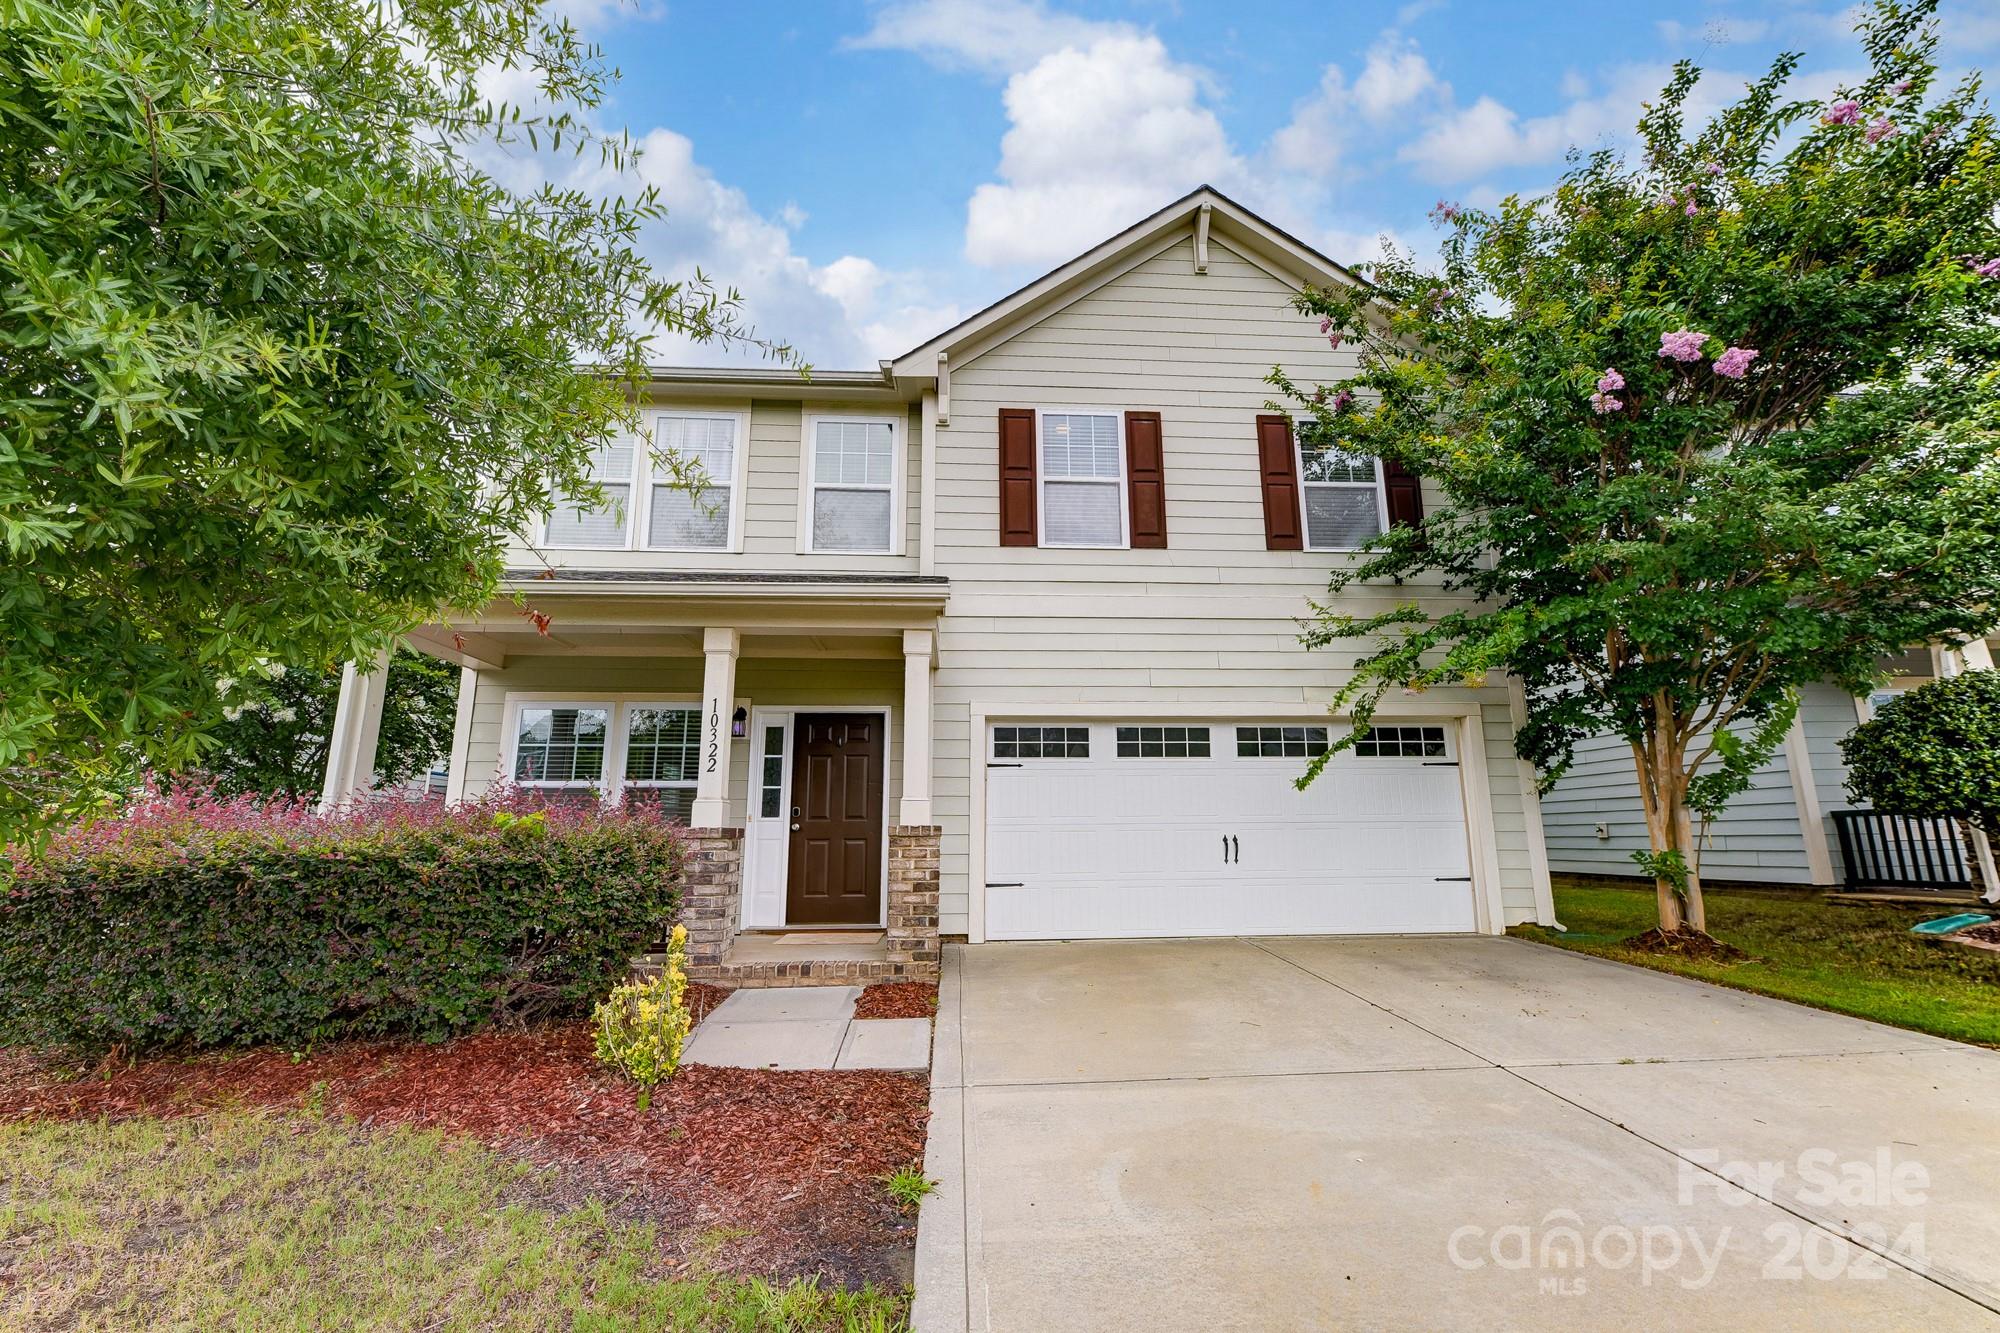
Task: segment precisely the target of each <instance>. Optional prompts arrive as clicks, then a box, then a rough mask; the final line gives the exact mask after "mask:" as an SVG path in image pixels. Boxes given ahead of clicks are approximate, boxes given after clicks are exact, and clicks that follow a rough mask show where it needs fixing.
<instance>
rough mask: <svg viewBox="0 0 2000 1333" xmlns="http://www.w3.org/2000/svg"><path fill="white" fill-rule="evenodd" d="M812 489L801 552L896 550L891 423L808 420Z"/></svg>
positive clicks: (857, 419) (886, 552)
mask: <svg viewBox="0 0 2000 1333" xmlns="http://www.w3.org/2000/svg"><path fill="white" fill-rule="evenodd" d="M811 448H812V462H811V467H812V489H811V495H810V496H809V498H808V500H807V504H808V507H809V509H808V512H809V517H808V519H807V525H806V541H805V542H804V543H803V548H804V549H806V550H809V551H853V552H858V553H873V554H877V555H891V554H894V553H895V551H896V545H897V543H896V536H897V531H896V513H897V505H896V473H897V468H896V423H895V422H894V421H891V420H886V419H881V420H877V419H867V418H861V417H818V418H813V419H812V439H811Z"/></svg>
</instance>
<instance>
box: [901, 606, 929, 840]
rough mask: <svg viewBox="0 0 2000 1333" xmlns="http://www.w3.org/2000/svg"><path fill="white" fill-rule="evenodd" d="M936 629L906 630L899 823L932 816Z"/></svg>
mask: <svg viewBox="0 0 2000 1333" xmlns="http://www.w3.org/2000/svg"><path fill="white" fill-rule="evenodd" d="M936 643H937V634H936V632H935V631H932V630H927V629H906V630H904V631H903V803H902V805H901V807H900V808H899V809H898V811H897V814H896V822H897V823H898V824H929V823H932V822H933V821H932V819H931V649H932V648H933V647H934V646H935V645H936Z"/></svg>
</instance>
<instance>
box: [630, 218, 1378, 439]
mask: <svg viewBox="0 0 2000 1333" xmlns="http://www.w3.org/2000/svg"><path fill="white" fill-rule="evenodd" d="M1204 215H1205V216H1206V231H1204V230H1203V218H1204ZM1190 235H1192V236H1195V237H1197V238H1200V237H1202V236H1204V235H1206V236H1209V237H1218V238H1221V239H1222V240H1224V241H1226V242H1227V244H1228V246H1229V248H1230V249H1231V250H1233V251H1235V252H1236V253H1238V254H1240V255H1241V256H1243V258H1245V259H1247V260H1249V261H1250V262H1251V263H1253V264H1256V265H1257V266H1258V267H1260V268H1263V269H1264V270H1266V271H1267V272H1269V273H1271V274H1272V275H1273V276H1275V277H1276V278H1278V279H1279V280H1280V281H1282V282H1285V283H1288V284H1290V285H1291V286H1293V287H1301V286H1304V285H1305V284H1307V283H1314V284H1317V285H1319V286H1337V285H1342V284H1348V283H1352V284H1355V285H1359V286H1365V285H1366V282H1365V280H1364V279H1362V278H1360V277H1358V276H1356V275H1355V273H1354V272H1353V271H1352V270H1350V269H1348V268H1347V267H1345V266H1344V265H1341V264H1337V263H1335V262H1334V261H1333V260H1331V259H1328V258H1327V257H1326V256H1325V255H1323V254H1321V253H1320V252H1319V251H1317V250H1315V249H1313V248H1312V247H1311V246H1309V245H1307V244H1306V243H1305V242H1304V241H1301V240H1300V239H1298V237H1296V236H1293V235H1292V234H1291V233H1289V232H1287V231H1285V230H1284V229H1283V228H1281V227H1277V226H1275V225H1273V224H1272V223H1270V222H1268V221H1266V220H1265V219H1263V218H1261V217H1259V216H1257V215H1256V214H1255V213H1252V212H1251V211H1250V210H1249V209H1247V208H1245V207H1244V206H1243V205H1241V204H1239V203H1237V202H1236V201H1235V200H1234V199H1231V198H1230V197H1229V196H1228V195H1226V194H1224V193H1222V191H1220V190H1218V189H1216V188H1215V187H1214V186H1213V185H1202V186H1197V187H1196V188H1195V189H1193V190H1190V191H1189V192H1188V193H1187V194H1184V195H1182V196H1181V197H1180V198H1179V199H1176V200H1174V202H1172V203H1171V204H1168V205H1167V206H1166V207H1165V208H1162V209H1161V210H1160V211H1159V212H1157V213H1154V214H1152V215H1151V216H1150V217H1146V218H1142V219H1140V220H1139V221H1138V222H1135V223H1133V224H1132V225H1131V226H1129V227H1127V228H1126V229H1125V230H1124V231H1121V232H1119V233H1118V234H1117V235H1116V236H1113V237H1111V238H1110V239H1109V240H1107V241H1104V242H1103V243H1101V244H1099V245H1096V246H1094V247H1092V248H1091V249H1089V250H1086V251H1085V252H1084V253H1082V254H1080V255H1078V256H1077V257H1076V258H1074V259H1072V260H1070V261H1069V262H1068V263H1066V264H1063V265H1062V266H1060V267H1058V268H1055V269H1052V270H1050V271H1049V272H1047V273H1044V274H1043V275H1042V276H1041V277H1039V278H1036V279H1035V280H1034V281H1033V282H1031V283H1029V284H1028V285H1027V286H1025V287H1022V288H1020V289H1019V290H1018V291H1014V292H1010V293H1009V294H1008V295H1006V296H1003V297H1001V298H1000V299H999V300H997V301H995V302H994V303H993V304H992V305H989V306H987V307H986V308H985V309H984V310H981V311H979V312H978V313H976V314H973V315H969V316H967V317H966V318H964V319H962V320H960V321H959V322H958V323H956V324H954V325H952V326H951V327H950V328H948V329H946V330H944V332H942V333H940V334H938V335H937V336H936V337H934V338H931V339H929V340H928V341H926V342H923V343H921V344H919V345H918V346H916V347H913V348H911V349H910V350H909V351H907V352H905V353H903V354H902V355H901V356H899V357H896V358H894V359H892V360H888V361H883V362H880V363H879V364H878V367H877V368H876V369H874V370H819V371H814V372H812V374H811V376H810V378H802V377H801V376H800V375H799V373H798V372H797V371H792V370H785V369H779V368H772V367H729V368H718V367H700V366H655V367H653V373H652V378H653V383H654V386H655V387H656V388H658V389H666V390H669V391H671V392H675V393H695V394H713V393H717V392H722V391H725V390H728V391H736V392H740V391H742V390H744V389H750V388H754V389H756V390H757V391H758V392H759V393H760V394H766V393H768V394H775V395H776V396H780V397H793V398H803V397H812V398H820V397H840V398H855V399H868V400H874V401H884V400H890V401H893V400H896V399H901V400H905V401H914V400H915V398H916V396H917V392H918V390H919V389H922V388H928V387H930V386H933V385H935V384H936V383H937V381H938V357H939V356H940V355H943V356H945V357H946V358H947V359H948V361H949V363H950V364H954V365H963V364H964V363H965V362H966V361H967V360H969V359H970V358H971V357H972V356H974V355H977V354H978V353H979V352H981V351H984V350H985V349H986V348H988V347H990V346H992V345H993V344H994V343H997V342H1000V341H1002V340H1004V339H1005V338H1007V337H1010V336H1012V334H1013V333H1015V332H1016V331H1017V330H1019V329H1021V328H1023V327H1025V326H1027V325H1029V324H1032V323H1034V322H1035V321H1036V320H1039V319H1042V318H1044V317H1046V316H1048V315H1050V314H1053V313H1054V312H1055V311H1057V310H1060V309H1062V308H1063V307H1064V306H1066V305H1068V304H1070V303H1071V302H1072V301H1075V300H1077V299H1078V298H1080V297H1083V296H1085V295H1088V294H1089V293H1090V292H1092V291H1095V290H1096V289H1097V288H1098V287H1101V286H1103V285H1104V284H1105V283H1107V282H1109V281H1111V280H1112V279H1113V278H1116V277H1117V276H1118V275H1120V274H1121V273H1124V272H1126V271H1127V270H1129V269H1131V268H1132V267H1133V266H1134V265H1136V264H1138V263H1140V262H1141V261H1143V260H1145V259H1149V258H1151V257H1152V256H1153V255H1155V254H1158V253H1159V252H1160V251H1162V250H1165V249H1167V248H1169V247H1170V246H1172V245H1175V244H1178V243H1179V242H1180V241H1181V239H1182V238H1183V237H1185V236H1190Z"/></svg>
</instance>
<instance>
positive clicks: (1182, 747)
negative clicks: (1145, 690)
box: [1117, 726, 1209, 759]
mask: <svg viewBox="0 0 2000 1333" xmlns="http://www.w3.org/2000/svg"><path fill="white" fill-rule="evenodd" d="M1117 740H1118V757H1119V758H1120V759H1206V758H1208V757H1209V755H1208V728H1207V727H1174V726H1161V727H1120V728H1118V735H1117Z"/></svg>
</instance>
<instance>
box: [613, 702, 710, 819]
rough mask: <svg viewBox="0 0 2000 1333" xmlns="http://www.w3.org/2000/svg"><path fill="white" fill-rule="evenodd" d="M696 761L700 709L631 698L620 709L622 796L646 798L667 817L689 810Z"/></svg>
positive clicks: (683, 816) (698, 757)
mask: <svg viewBox="0 0 2000 1333" xmlns="http://www.w3.org/2000/svg"><path fill="white" fill-rule="evenodd" d="M700 763H701V710H700V709H699V708H697V707H696V706H695V705H693V704H634V705H632V706H631V707H630V708H628V709H627V710H626V712H625V781H624V788H625V799H626V800H628V801H650V802H653V803H655V804H657V805H658V806H659V808H660V813H662V814H663V815H665V816H666V817H667V818H669V819H679V820H682V821H686V820H687V819H688V818H689V817H690V816H691V815H692V814H693V813H694V790H695V783H696V780H697V778H696V775H697V772H698V769H699V765H700Z"/></svg>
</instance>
